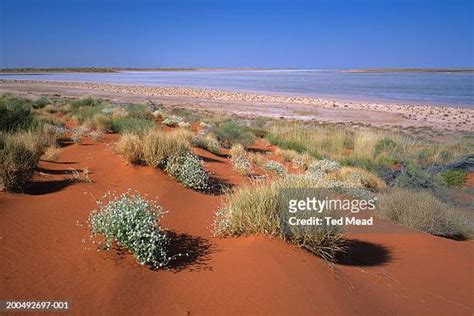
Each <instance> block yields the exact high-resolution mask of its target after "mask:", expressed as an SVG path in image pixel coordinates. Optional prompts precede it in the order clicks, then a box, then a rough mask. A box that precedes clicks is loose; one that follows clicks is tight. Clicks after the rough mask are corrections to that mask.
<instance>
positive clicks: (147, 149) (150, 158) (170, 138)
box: [143, 130, 190, 167]
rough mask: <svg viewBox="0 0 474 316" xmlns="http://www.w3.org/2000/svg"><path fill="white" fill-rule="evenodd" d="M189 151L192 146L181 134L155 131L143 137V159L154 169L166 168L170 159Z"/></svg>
mask: <svg viewBox="0 0 474 316" xmlns="http://www.w3.org/2000/svg"><path fill="white" fill-rule="evenodd" d="M189 151H190V144H189V142H188V141H187V140H186V139H184V137H182V135H181V134H174V133H165V132H163V131H160V130H154V131H151V132H149V133H148V134H146V135H145V136H143V159H144V161H145V162H146V163H147V165H149V166H152V167H164V166H165V164H166V161H167V159H168V158H170V157H180V156H182V155H183V154H184V153H186V152H189Z"/></svg>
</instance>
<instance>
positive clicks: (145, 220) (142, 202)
mask: <svg viewBox="0 0 474 316" xmlns="http://www.w3.org/2000/svg"><path fill="white" fill-rule="evenodd" d="M162 215H163V209H162V208H161V206H159V205H157V204H155V203H154V202H152V201H149V200H147V199H145V198H144V197H142V196H141V195H140V194H139V193H138V192H137V193H133V194H131V193H129V192H128V193H124V194H122V195H120V196H112V198H111V199H110V200H109V201H108V202H98V209H96V210H94V211H92V213H91V215H90V217H89V222H90V225H91V231H92V235H93V236H96V235H101V236H103V237H104V239H105V240H104V246H105V248H106V249H109V248H110V247H111V246H112V245H113V244H114V243H116V244H117V245H118V246H119V247H122V248H125V249H127V250H129V251H130V252H131V253H133V255H134V256H135V258H136V259H137V261H138V262H139V263H141V264H150V265H151V266H153V267H155V268H160V267H165V266H166V265H167V264H168V262H169V260H170V258H169V257H168V255H167V253H166V249H167V245H168V237H167V236H166V234H165V233H164V231H163V230H162V229H161V227H160V224H159V220H160V218H161V216H162Z"/></svg>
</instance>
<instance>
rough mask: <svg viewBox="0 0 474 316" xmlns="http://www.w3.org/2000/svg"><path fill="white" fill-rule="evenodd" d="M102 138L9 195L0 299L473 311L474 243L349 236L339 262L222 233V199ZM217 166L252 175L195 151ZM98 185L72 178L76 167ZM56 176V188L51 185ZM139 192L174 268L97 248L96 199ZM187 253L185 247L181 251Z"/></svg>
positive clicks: (137, 307) (107, 305) (163, 306)
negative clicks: (169, 238)
mask: <svg viewBox="0 0 474 316" xmlns="http://www.w3.org/2000/svg"><path fill="white" fill-rule="evenodd" d="M112 140H113V136H110V135H108V136H107V137H106V141H105V142H104V143H99V144H97V143H92V142H85V143H84V144H83V145H70V146H68V147H65V148H63V149H62V150H61V154H60V159H59V160H58V161H57V162H41V163H40V170H39V171H41V172H42V174H37V175H36V177H35V184H34V185H33V187H32V188H31V189H30V191H29V192H28V193H26V194H7V193H0V217H1V218H0V253H1V254H2V255H1V257H0V278H1V285H0V297H1V298H2V299H22V300H25V299H34V300H48V299H49V300H68V301H69V302H70V306H71V311H72V312H73V313H74V314H82V315H84V314H98V315H100V314H119V315H124V314H131V313H133V314H166V315H168V314H179V315H184V314H277V315H283V314H286V315H288V314H305V315H309V314H311V315H314V314H338V315H341V314H364V315H373V314H395V313H396V314H412V315H420V314H428V313H429V314H450V315H472V314H473V313H474V295H473V284H474V282H473V281H474V280H473V270H472V264H473V255H474V251H473V249H474V248H473V243H472V242H471V241H468V242H459V241H452V240H448V239H444V238H438V237H434V236H430V235H427V234H423V233H415V232H413V233H406V234H371V235H350V236H348V237H349V238H352V239H357V240H358V242H354V243H353V245H352V247H351V248H352V257H351V259H346V260H343V261H342V264H338V265H335V266H334V267H331V266H329V265H327V264H326V263H324V262H323V261H322V260H321V259H319V258H317V257H315V256H314V255H312V254H309V253H307V252H305V251H303V250H301V249H299V248H296V247H294V246H291V245H288V244H286V243H285V242H283V241H281V240H279V239H269V238H266V237H245V238H229V239H220V238H214V237H212V233H211V228H212V223H213V214H214V212H215V210H216V209H217V208H218V206H219V205H220V203H222V202H223V201H222V197H220V196H213V195H206V194H202V193H198V192H195V191H193V190H190V189H186V188H184V187H183V186H182V185H180V184H179V183H177V182H175V181H174V180H172V179H170V178H169V177H168V176H167V175H165V174H164V173H163V172H162V171H160V170H156V169H152V168H148V167H136V166H131V165H128V164H126V163H125V162H124V161H123V160H122V159H121V158H120V157H119V156H118V155H116V154H115V153H114V152H113V150H112V147H111V146H112V144H111V141H112ZM196 152H197V153H198V154H200V155H201V156H202V157H204V158H205V161H206V165H207V167H208V169H209V170H211V171H213V172H214V173H215V174H216V177H218V178H220V179H221V180H226V181H228V182H230V183H231V184H240V183H243V182H244V181H245V179H244V178H242V177H241V176H240V175H238V174H237V173H235V172H234V171H232V168H231V166H230V164H229V161H228V159H226V158H221V157H217V156H215V155H213V154H210V153H208V152H206V151H204V150H197V151H196ZM85 167H87V168H88V169H89V170H90V171H91V175H90V177H91V179H92V180H93V183H75V184H72V183H69V182H67V181H64V178H65V175H64V173H65V172H67V171H68V168H76V169H81V168H85ZM41 182H47V183H41ZM129 188H132V189H134V190H138V191H140V192H142V193H146V194H148V195H149V197H151V198H155V197H156V198H157V199H158V201H159V203H160V204H161V205H162V206H163V207H164V208H165V209H166V210H168V211H169V213H168V214H166V215H165V218H164V220H163V224H164V226H165V227H166V228H167V229H169V230H171V231H173V232H174V237H173V240H174V243H175V244H177V249H176V252H180V251H181V252H183V251H184V250H183V249H194V250H193V252H192V253H191V255H190V257H189V258H188V259H186V260H188V262H186V260H184V261H181V262H180V265H179V266H176V267H175V269H173V270H169V271H167V270H160V271H152V270H150V269H148V268H147V267H146V266H139V265H138V264H137V263H136V262H135V260H134V259H133V257H132V256H131V255H129V254H123V253H119V252H117V251H114V250H112V251H109V252H106V251H97V250H96V247H95V245H94V244H92V243H91V242H90V240H89V230H88V227H87V224H86V220H87V218H88V216H89V213H90V211H91V210H92V209H93V208H94V206H95V201H94V199H95V198H98V197H100V196H102V194H104V193H105V192H106V191H108V190H116V191H117V192H119V193H121V192H124V191H126V190H127V189H129ZM180 249H181V250H180Z"/></svg>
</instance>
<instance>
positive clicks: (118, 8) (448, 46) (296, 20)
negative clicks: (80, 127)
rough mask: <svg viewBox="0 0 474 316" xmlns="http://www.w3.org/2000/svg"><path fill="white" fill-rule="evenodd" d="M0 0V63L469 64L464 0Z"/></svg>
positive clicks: (469, 12)
mask: <svg viewBox="0 0 474 316" xmlns="http://www.w3.org/2000/svg"><path fill="white" fill-rule="evenodd" d="M0 3H1V6H0V36H1V37H0V67H1V68H6V67H67V66H74V67H78V66H97V67H100V66H115V67H279V68H283V67H296V68H362V67H463V66H471V67H472V66H474V60H473V37H474V26H473V25H474V21H473V1H472V0H471V1H461V0H445V1H434V0H406V1H388V0H386V1H385V0H378V1H376V0H372V1H356V0H348V1H338V0H333V1H329V0H326V1H225V0H222V1H198V0H195V1H111V0H110V1H107V0H102V1H79V0H57V1H47V0H45V1H40V0H36V1H34V0H30V1H22V0H0Z"/></svg>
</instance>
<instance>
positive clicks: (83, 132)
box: [71, 125, 89, 144]
mask: <svg viewBox="0 0 474 316" xmlns="http://www.w3.org/2000/svg"><path fill="white" fill-rule="evenodd" d="M88 133H89V128H87V127H86V126H84V125H81V126H79V127H76V128H75V129H73V131H72V135H71V139H72V141H73V142H74V143H76V144H81V143H82V139H83V138H84V137H86V136H87V134H88Z"/></svg>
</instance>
